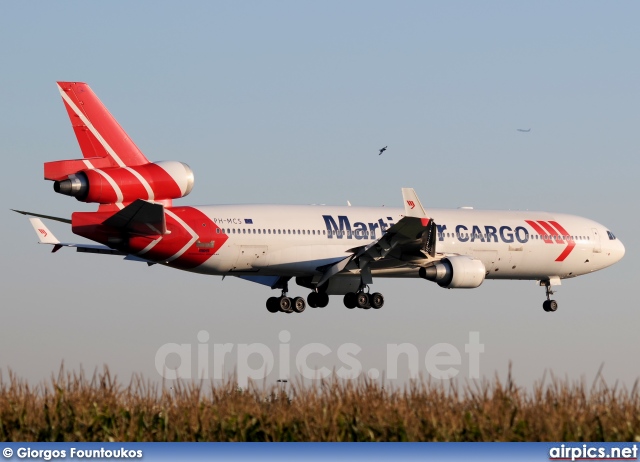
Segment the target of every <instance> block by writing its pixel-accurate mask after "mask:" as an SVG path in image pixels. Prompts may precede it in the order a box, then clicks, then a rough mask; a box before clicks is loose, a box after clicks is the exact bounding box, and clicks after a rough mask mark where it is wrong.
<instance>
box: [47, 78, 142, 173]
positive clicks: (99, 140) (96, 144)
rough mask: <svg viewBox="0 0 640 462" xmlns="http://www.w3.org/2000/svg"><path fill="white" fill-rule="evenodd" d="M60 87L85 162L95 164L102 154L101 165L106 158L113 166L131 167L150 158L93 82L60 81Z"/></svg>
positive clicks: (101, 165) (102, 165)
mask: <svg viewBox="0 0 640 462" xmlns="http://www.w3.org/2000/svg"><path fill="white" fill-rule="evenodd" d="M58 89H59V91H60V94H61V95H62V100H63V101H64V107H65V108H66V109H67V113H68V114H69V119H70V120H71V125H72V127H73V131H74V133H75V134H76V138H77V139H78V144H79V145H80V149H81V150H82V155H83V156H84V158H85V161H84V163H85V165H86V164H87V163H88V164H91V162H92V161H91V159H92V158H94V159H95V158H101V159H100V167H104V163H105V162H106V161H108V162H109V166H111V167H131V166H135V165H143V164H147V163H148V162H149V161H148V160H147V158H146V157H145V156H144V154H142V152H141V151H140V150H139V149H138V147H137V146H136V145H135V144H134V142H133V141H131V138H129V136H128V135H127V134H126V132H125V131H124V130H123V129H122V127H121V126H120V124H118V122H117V121H116V119H114V118H113V116H112V115H111V114H110V113H109V111H108V110H107V108H106V107H105V106H104V104H102V102H101V101H100V100H99V99H98V97H97V96H96V94H95V93H94V92H93V91H92V90H91V88H90V87H89V85H87V84H86V83H82V82H58ZM96 161H98V160H97V159H96ZM87 167H89V168H93V167H94V166H93V165H91V166H90V165H87Z"/></svg>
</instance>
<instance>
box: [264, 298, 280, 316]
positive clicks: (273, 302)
mask: <svg viewBox="0 0 640 462" xmlns="http://www.w3.org/2000/svg"><path fill="white" fill-rule="evenodd" d="M267 310H269V313H277V312H278V311H280V307H279V306H278V299H277V298H276V297H269V298H268V299H267Z"/></svg>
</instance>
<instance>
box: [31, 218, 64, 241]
mask: <svg viewBox="0 0 640 462" xmlns="http://www.w3.org/2000/svg"><path fill="white" fill-rule="evenodd" d="M29 221H30V222H31V226H33V229H34V230H35V232H36V234H37V235H38V240H39V241H40V244H53V245H57V244H60V241H59V240H58V239H56V237H55V236H54V235H53V233H52V232H51V231H49V228H47V227H46V226H45V225H44V223H43V222H42V220H41V219H40V218H33V217H32V218H29Z"/></svg>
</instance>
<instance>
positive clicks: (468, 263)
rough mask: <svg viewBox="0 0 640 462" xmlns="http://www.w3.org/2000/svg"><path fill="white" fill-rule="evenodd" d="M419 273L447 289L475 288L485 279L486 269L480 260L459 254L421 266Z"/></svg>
mask: <svg viewBox="0 0 640 462" xmlns="http://www.w3.org/2000/svg"><path fill="white" fill-rule="evenodd" d="M419 274H420V277H421V278H424V279H426V280H428V281H433V282H435V283H437V284H438V285H439V286H440V287H444V288H446V289H474V288H476V287H479V286H480V284H482V282H483V281H484V277H485V274H486V269H485V267H484V264H483V263H482V262H481V261H480V260H475V259H473V258H470V257H466V256H463V255H457V256H452V257H446V258H443V259H442V260H440V261H439V262H438V263H436V264H434V265H432V266H427V267H426V268H420V271H419Z"/></svg>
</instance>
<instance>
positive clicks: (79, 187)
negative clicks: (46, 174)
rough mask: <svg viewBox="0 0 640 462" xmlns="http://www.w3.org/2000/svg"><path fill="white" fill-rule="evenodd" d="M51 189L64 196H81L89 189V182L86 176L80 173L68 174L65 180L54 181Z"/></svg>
mask: <svg viewBox="0 0 640 462" xmlns="http://www.w3.org/2000/svg"><path fill="white" fill-rule="evenodd" d="M53 190H54V191H55V192H57V193H58V194H64V195H65V196H74V197H77V198H79V199H80V198H82V197H83V196H86V194H87V192H88V191H89V183H88V182H87V177H86V176H85V175H83V174H81V173H78V174H75V175H69V178H67V179H66V180H60V181H54V182H53Z"/></svg>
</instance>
